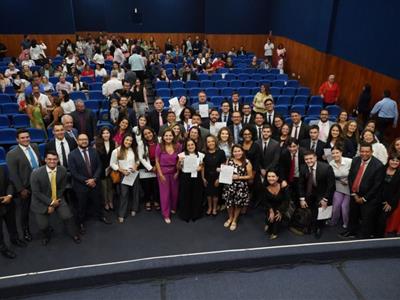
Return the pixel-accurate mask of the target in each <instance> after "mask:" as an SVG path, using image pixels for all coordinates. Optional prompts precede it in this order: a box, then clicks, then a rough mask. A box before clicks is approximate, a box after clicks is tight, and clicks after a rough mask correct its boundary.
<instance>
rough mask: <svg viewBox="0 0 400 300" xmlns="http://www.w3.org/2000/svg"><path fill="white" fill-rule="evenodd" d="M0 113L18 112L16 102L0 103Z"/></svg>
mask: <svg viewBox="0 0 400 300" xmlns="http://www.w3.org/2000/svg"><path fill="white" fill-rule="evenodd" d="M0 107H1V113H3V114H7V115H11V114H18V113H19V111H18V104H17V103H5V104H0Z"/></svg>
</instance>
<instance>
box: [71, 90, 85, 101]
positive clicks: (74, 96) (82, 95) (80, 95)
mask: <svg viewBox="0 0 400 300" xmlns="http://www.w3.org/2000/svg"><path fill="white" fill-rule="evenodd" d="M69 97H70V99H72V100H78V99H81V100H86V95H85V93H84V92H80V91H79V92H71V93H70V94H69Z"/></svg>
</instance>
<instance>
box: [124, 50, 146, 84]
mask: <svg viewBox="0 0 400 300" xmlns="http://www.w3.org/2000/svg"><path fill="white" fill-rule="evenodd" d="M128 62H129V64H130V65H131V70H132V71H133V72H135V73H136V76H137V77H138V78H139V79H140V81H142V82H143V79H144V71H145V70H146V66H145V65H144V60H143V58H142V56H141V55H140V54H139V53H137V51H136V50H133V53H132V55H131V56H130V57H129V60H128Z"/></svg>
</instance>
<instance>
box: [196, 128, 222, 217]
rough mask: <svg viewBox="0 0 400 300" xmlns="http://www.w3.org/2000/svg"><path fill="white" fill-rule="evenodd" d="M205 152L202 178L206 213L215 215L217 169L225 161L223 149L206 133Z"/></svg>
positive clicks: (217, 190)
mask: <svg viewBox="0 0 400 300" xmlns="http://www.w3.org/2000/svg"><path fill="white" fill-rule="evenodd" d="M205 149H206V154H205V156H204V160H203V162H204V168H203V171H202V178H203V182H204V187H205V194H206V197H207V203H208V208H207V212H206V215H207V216H209V215H211V214H212V215H213V216H216V215H217V206H218V195H219V188H218V185H216V181H217V180H218V177H219V174H218V173H219V172H218V171H219V169H220V166H221V164H224V163H225V162H226V156H225V152H224V150H221V149H219V148H218V141H217V138H216V137H215V136H214V135H211V134H210V135H208V136H207V138H206V146H205Z"/></svg>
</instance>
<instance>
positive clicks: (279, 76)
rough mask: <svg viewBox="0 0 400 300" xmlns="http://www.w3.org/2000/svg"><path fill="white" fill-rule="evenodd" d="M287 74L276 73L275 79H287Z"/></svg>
mask: <svg viewBox="0 0 400 300" xmlns="http://www.w3.org/2000/svg"><path fill="white" fill-rule="evenodd" d="M288 79H289V76H288V75H287V74H278V75H276V80H283V81H288Z"/></svg>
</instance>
